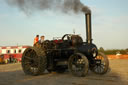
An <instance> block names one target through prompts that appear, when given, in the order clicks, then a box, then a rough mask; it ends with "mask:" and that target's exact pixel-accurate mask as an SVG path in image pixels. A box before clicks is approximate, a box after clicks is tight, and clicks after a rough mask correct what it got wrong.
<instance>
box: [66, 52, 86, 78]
mask: <svg viewBox="0 0 128 85" xmlns="http://www.w3.org/2000/svg"><path fill="white" fill-rule="evenodd" d="M68 68H69V70H70V72H71V73H72V74H73V75H75V76H79V77H84V76H86V74H87V73H88V59H87V57H86V56H85V55H83V54H81V53H75V54H73V55H72V56H70V58H69V62H68Z"/></svg>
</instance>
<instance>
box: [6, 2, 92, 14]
mask: <svg viewBox="0 0 128 85" xmlns="http://www.w3.org/2000/svg"><path fill="white" fill-rule="evenodd" d="M5 1H6V2H7V3H8V4H9V5H11V6H16V7H18V8H19V9H20V10H22V11H24V12H27V11H30V12H33V11H34V10H43V11H44V10H52V11H56V10H57V11H58V10H59V11H61V12H63V13H68V12H74V13H80V12H84V13H90V12H91V11H90V9H89V8H88V7H87V6H85V5H84V4H83V3H81V1H80V0H5Z"/></svg>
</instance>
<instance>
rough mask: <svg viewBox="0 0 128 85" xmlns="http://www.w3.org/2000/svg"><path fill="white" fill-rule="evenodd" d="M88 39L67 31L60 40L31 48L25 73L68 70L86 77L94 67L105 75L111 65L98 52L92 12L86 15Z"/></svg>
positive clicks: (26, 54) (24, 61) (26, 55)
mask: <svg viewBox="0 0 128 85" xmlns="http://www.w3.org/2000/svg"><path fill="white" fill-rule="evenodd" d="M85 16H86V39H87V40H86V42H83V40H82V38H81V37H80V36H79V35H73V34H65V35H64V36H63V37H62V39H59V40H50V41H49V40H45V41H44V42H43V43H36V45H35V46H33V47H30V48H27V49H26V50H25V51H24V53H23V56H22V68H23V71H24V73H25V74H28V75H39V74H42V73H43V72H44V71H45V70H46V69H47V70H48V72H51V71H56V72H59V73H63V72H65V71H66V70H67V69H69V71H70V72H71V73H72V74H73V75H75V76H85V75H86V74H87V73H88V70H89V69H90V70H91V71H92V72H94V73H97V74H105V73H106V72H107V70H108V67H109V61H108V58H107V57H106V56H105V55H104V54H103V53H101V52H98V50H97V47H96V45H94V44H93V43H92V37H91V14H90V13H87V14H86V15H85Z"/></svg>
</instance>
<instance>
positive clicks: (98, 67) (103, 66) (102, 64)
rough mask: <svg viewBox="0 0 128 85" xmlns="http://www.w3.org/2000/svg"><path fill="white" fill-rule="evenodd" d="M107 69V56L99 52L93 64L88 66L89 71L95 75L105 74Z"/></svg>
mask: <svg viewBox="0 0 128 85" xmlns="http://www.w3.org/2000/svg"><path fill="white" fill-rule="evenodd" d="M108 68H109V61H108V58H107V56H106V55H105V54H104V53H102V52H99V53H98V56H97V57H96V58H95V59H94V63H93V64H92V65H90V70H91V71H92V72H94V73H96V74H105V73H106V72H107V71H108Z"/></svg>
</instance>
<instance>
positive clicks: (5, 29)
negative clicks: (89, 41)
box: [0, 0, 128, 49]
mask: <svg viewBox="0 0 128 85" xmlns="http://www.w3.org/2000/svg"><path fill="white" fill-rule="evenodd" d="M81 1H82V3H83V4H84V5H87V6H88V7H90V9H91V10H92V38H93V43H94V44H96V45H97V47H98V48H99V47H103V48H105V49H126V48H128V0H81ZM73 29H75V31H76V34H80V35H81V36H82V38H83V39H84V40H86V39H85V38H86V32H85V31H86V30H85V16H84V14H82V13H80V14H73V13H68V14H63V13H61V12H59V11H49V10H48V11H39V10H37V11H31V12H30V13H25V12H23V11H21V10H19V9H18V8H17V7H15V6H10V5H8V4H7V3H5V2H4V0H0V46H15V45H17V44H18V45H32V44H33V39H34V37H35V36H36V34H39V35H45V37H46V39H50V40H51V39H53V37H62V36H63V35H64V34H67V33H73Z"/></svg>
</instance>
